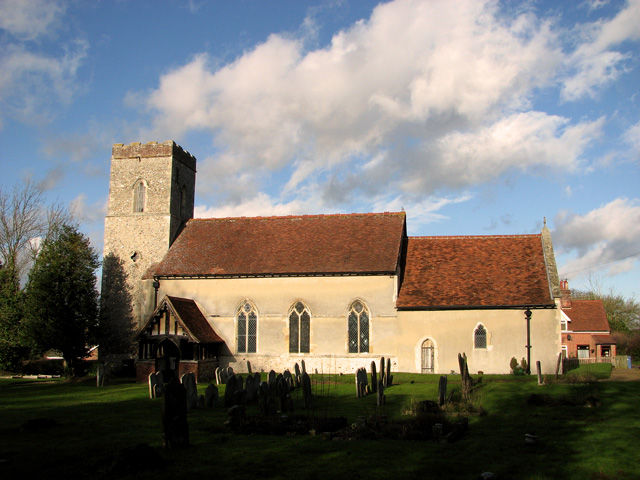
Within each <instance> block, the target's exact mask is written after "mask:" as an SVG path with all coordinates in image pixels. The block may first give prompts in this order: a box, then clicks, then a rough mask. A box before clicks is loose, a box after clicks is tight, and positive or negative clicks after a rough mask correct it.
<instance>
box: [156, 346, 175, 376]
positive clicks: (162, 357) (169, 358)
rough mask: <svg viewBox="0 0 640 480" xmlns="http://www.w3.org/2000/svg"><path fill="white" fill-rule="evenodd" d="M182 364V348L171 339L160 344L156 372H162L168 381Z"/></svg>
mask: <svg viewBox="0 0 640 480" xmlns="http://www.w3.org/2000/svg"><path fill="white" fill-rule="evenodd" d="M179 364H180V349H179V348H178V346H177V345H176V344H175V343H173V342H172V341H171V340H169V339H165V340H163V341H162V342H160V344H159V345H158V350H157V352H156V372H162V376H163V378H164V381H165V382H168V381H169V380H171V379H172V378H173V376H174V375H176V374H177V373H178V366H179Z"/></svg>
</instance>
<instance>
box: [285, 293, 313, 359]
mask: <svg viewBox="0 0 640 480" xmlns="http://www.w3.org/2000/svg"><path fill="white" fill-rule="evenodd" d="M310 334H311V314H310V313H309V308H308V307H307V306H306V305H305V304H304V303H302V302H297V303H296V304H295V305H294V306H293V307H292V308H291V311H290V312H289V353H309V350H310V348H309V346H310V340H309V338H310V336H311V335H310Z"/></svg>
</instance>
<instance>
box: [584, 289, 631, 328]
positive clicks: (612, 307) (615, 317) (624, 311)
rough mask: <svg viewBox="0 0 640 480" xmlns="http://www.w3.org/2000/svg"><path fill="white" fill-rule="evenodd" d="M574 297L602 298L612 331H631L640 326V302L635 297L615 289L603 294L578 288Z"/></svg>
mask: <svg viewBox="0 0 640 480" xmlns="http://www.w3.org/2000/svg"><path fill="white" fill-rule="evenodd" d="M573 298H576V299H592V300H602V304H603V305H604V309H605V312H606V313H607V320H609V326H610V327H611V331H612V332H621V333H629V332H631V331H632V330H634V329H636V328H638V327H640V323H639V322H640V303H638V302H637V301H636V300H635V299H634V298H624V297H623V296H622V295H619V294H617V293H615V292H614V291H611V292H609V293H608V294H602V293H599V292H598V291H594V290H590V291H579V290H576V291H574V292H573Z"/></svg>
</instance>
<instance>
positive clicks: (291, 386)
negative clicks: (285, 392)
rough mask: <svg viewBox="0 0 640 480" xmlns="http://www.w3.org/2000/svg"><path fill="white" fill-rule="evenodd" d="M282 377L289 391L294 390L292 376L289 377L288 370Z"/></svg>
mask: <svg viewBox="0 0 640 480" xmlns="http://www.w3.org/2000/svg"><path fill="white" fill-rule="evenodd" d="M282 376H283V377H284V381H285V382H287V385H288V386H289V390H293V389H294V388H295V384H294V382H293V376H292V375H291V372H290V371H289V370H285V371H284V373H283V374H282Z"/></svg>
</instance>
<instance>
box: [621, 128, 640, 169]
mask: <svg viewBox="0 0 640 480" xmlns="http://www.w3.org/2000/svg"><path fill="white" fill-rule="evenodd" d="M623 139H624V141H625V142H626V143H627V144H628V145H629V146H630V147H631V157H632V159H633V160H635V161H637V162H638V161H640V122H638V123H636V124H635V125H632V126H631V127H629V128H628V129H627V130H626V131H625V132H624V134H623Z"/></svg>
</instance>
